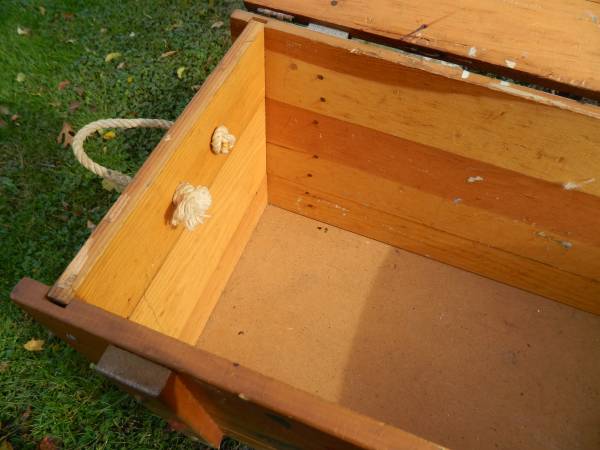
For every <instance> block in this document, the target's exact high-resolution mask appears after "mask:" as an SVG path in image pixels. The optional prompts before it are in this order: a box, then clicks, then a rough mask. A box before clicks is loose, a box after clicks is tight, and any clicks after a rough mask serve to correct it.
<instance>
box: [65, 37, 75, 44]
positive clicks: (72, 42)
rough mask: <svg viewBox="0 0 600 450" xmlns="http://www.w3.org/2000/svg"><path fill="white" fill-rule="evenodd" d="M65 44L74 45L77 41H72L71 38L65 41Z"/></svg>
mask: <svg viewBox="0 0 600 450" xmlns="http://www.w3.org/2000/svg"><path fill="white" fill-rule="evenodd" d="M65 42H66V43H67V44H74V43H75V42H77V39H73V38H71V39H67V40H66V41H65Z"/></svg>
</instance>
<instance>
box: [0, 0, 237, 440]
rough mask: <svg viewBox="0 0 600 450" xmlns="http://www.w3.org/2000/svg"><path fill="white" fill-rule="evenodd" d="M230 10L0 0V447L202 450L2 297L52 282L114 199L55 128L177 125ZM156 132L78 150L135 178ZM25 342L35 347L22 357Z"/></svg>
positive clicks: (194, 0)
mask: <svg viewBox="0 0 600 450" xmlns="http://www.w3.org/2000/svg"><path fill="white" fill-rule="evenodd" d="M239 6H240V2H239V1H236V0H232V1H226V0H224V1H217V0H215V1H214V2H209V1H204V2H203V1H201V0H189V1H186V0H175V1H174V0H169V1H167V0H165V1H160V0H152V1H134V0H120V1H117V2H107V1H100V0H94V1H91V0H88V1H85V2H84V1H75V0H70V1H69V0H53V1H26V0H0V36H2V40H0V69H1V70H0V243H1V250H2V251H1V252H0V449H1V450H7V449H10V448H11V446H12V448H15V449H17V448H38V447H39V448H46V449H50V448H66V449H76V448H119V449H125V448H136V449H146V448H148V449H149V448H169V449H175V448H186V449H187V448H203V447H202V446H201V445H199V444H197V443H193V442H192V441H190V440H188V439H187V438H184V437H182V436H180V435H178V434H177V433H175V432H172V431H171V430H169V429H168V427H167V425H166V424H165V422H163V421H162V420H161V419H159V418H157V417H155V416H153V415H151V414H150V413H148V412H146V410H145V409H144V408H142V407H140V406H139V405H137V404H136V403H135V402H134V401H133V400H132V399H131V398H129V397H128V396H126V395H124V394H123V393H121V392H120V391H119V390H117V389H116V388H114V387H113V386H112V385H110V384H109V383H108V382H106V381H105V380H103V379H102V378H101V377H100V376H98V375H96V374H95V373H94V371H93V370H92V369H91V368H90V367H89V365H88V363H86V361H85V360H84V359H82V358H81V357H79V356H78V355H77V354H76V353H75V352H74V351H72V350H71V349H70V348H68V347H67V346H66V345H65V344H63V343H62V342H61V341H60V340H58V339H57V338H54V337H52V336H51V335H50V334H49V333H48V332H47V331H46V330H44V329H43V328H42V327H40V326H38V325H37V324H35V323H34V322H33V321H32V320H31V319H30V318H29V317H28V316H26V315H25V314H24V313H23V312H21V311H20V310H19V309H18V308H17V307H15V306H14V305H13V304H12V303H11V302H10V301H9V292H10V290H11V288H12V286H13V285H14V284H15V283H16V282H17V281H18V280H19V279H20V278H21V277H23V276H30V277H33V278H35V279H37V280H40V281H43V282H45V283H52V282H53V281H54V280H55V279H56V278H57V277H58V275H59V274H60V273H61V271H62V270H63V269H64V267H65V266H66V264H67V263H68V262H69V260H70V259H71V258H72V257H73V256H74V255H75V253H76V252H77V250H78V248H79V247H80V246H81V245H82V243H83V242H84V241H85V239H86V238H87V237H88V235H89V234H90V231H91V229H92V228H93V227H94V225H95V224H97V223H98V221H99V220H100V219H101V217H102V216H103V215H104V214H105V212H106V211H107V209H108V208H109V206H110V205H111V204H112V202H114V201H115V200H116V198H117V193H115V192H110V191H108V190H105V189H103V188H102V185H101V183H100V181H99V179H98V178H96V177H95V176H93V175H91V174H89V173H88V172H86V171H85V169H83V168H82V167H80V166H79V164H78V163H77V161H76V160H75V158H74V157H73V155H72V152H71V149H70V148H68V147H67V148H64V147H63V146H61V145H59V144H58V143H57V141H56V139H57V136H58V134H59V132H60V130H61V128H62V126H63V124H64V123H65V122H66V123H68V124H70V125H72V127H73V128H74V129H75V130H77V129H78V128H80V127H81V126H83V125H85V124H86V123H88V122H90V121H92V120H96V119H100V118H108V117H157V118H165V119H171V120H173V119H175V118H176V117H177V116H178V114H179V113H180V112H181V111H182V110H183V108H184V107H185V105H186V104H187V103H188V101H189V100H190V98H191V97H192V96H193V95H194V92H195V90H197V89H198V86H199V85H200V84H201V83H202V81H203V80H204V79H205V78H206V76H207V75H208V74H209V73H210V71H211V70H212V69H213V68H214V66H215V65H216V63H217V62H218V61H219V59H220V58H221V56H222V55H223V53H224V52H225V51H226V49H227V48H228V46H229V45H230V39H229V32H228V20H227V18H228V15H229V12H230V11H231V10H232V9H234V8H235V7H239ZM111 53H112V54H113V55H112V56H113V57H112V59H111V58H107V55H109V54H111ZM115 54H116V55H115ZM107 59H109V60H110V61H106V60H107ZM181 68H184V69H181ZM178 69H179V70H178ZM178 72H179V74H178ZM161 134H162V132H161V131H159V130H132V131H127V132H122V131H120V130H116V138H115V139H112V140H106V139H103V138H101V137H97V138H95V139H91V140H90V141H89V143H87V144H86V150H87V151H88V152H89V153H90V154H91V156H92V157H93V158H95V159H97V160H98V161H99V162H101V163H103V164H105V165H107V166H109V167H112V168H115V169H118V170H121V171H124V172H126V173H129V174H133V173H135V171H136V170H137V168H138V167H139V166H140V164H141V163H142V162H143V161H144V159H145V158H146V157H147V155H148V153H149V152H150V151H151V149H152V148H153V147H154V146H155V145H156V144H157V142H158V140H159V139H160V137H161ZM30 339H42V340H44V346H43V350H42V351H39V352H32V351H27V350H26V349H25V348H24V344H25V343H27V342H28V341H29V340H30ZM224 448H228V449H235V448H245V447H244V446H241V445H239V444H237V443H235V442H227V443H226V444H224Z"/></svg>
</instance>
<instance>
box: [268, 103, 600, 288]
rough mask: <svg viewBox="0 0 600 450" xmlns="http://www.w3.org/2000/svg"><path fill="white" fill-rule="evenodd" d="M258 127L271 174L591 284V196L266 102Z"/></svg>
mask: <svg viewBox="0 0 600 450" xmlns="http://www.w3.org/2000/svg"><path fill="white" fill-rule="evenodd" d="M267 123H268V128H267V135H268V136H269V138H268V139H269V142H270V145H269V147H268V167H269V173H271V174H275V175H277V176H280V177H283V178H286V179H288V180H291V181H294V182H295V183H298V184H301V185H303V186H305V187H306V189H307V190H309V191H310V190H312V189H317V190H319V191H323V192H328V193H331V194H335V195H337V196H339V197H343V198H347V199H349V200H352V201H355V202H358V203H360V204H362V205H365V206H368V207H373V208H375V209H379V210H382V211H387V212H389V213H391V214H394V215H398V216H400V217H404V218H406V219H408V220H413V221H416V222H418V223H421V224H424V225H427V226H431V227H432V228H435V229H438V230H443V231H446V232H449V233H452V234H454V235H457V236H461V237H464V238H467V239H472V240H475V241H477V242H480V243H483V244H486V245H490V246H493V247H496V248H500V249H504V250H506V251H509V252H511V253H513V254H515V255H521V256H523V257H525V258H531V259H534V260H537V261H540V262H543V263H546V264H549V265H551V266H554V267H557V268H560V269H562V270H565V271H567V272H571V273H576V274H579V275H582V276H584V277H588V278H594V279H596V280H600V235H598V233H597V231H596V230H598V229H600V213H598V211H600V198H598V197H595V196H592V195H589V194H585V193H581V192H576V191H566V190H564V189H563V188H562V187H560V186H557V185H554V184H552V183H548V182H545V181H541V180H537V179H534V178H531V177H527V176H523V175H521V174H519V173H516V172H512V171H508V170H505V169H499V168H497V167H494V166H491V165H489V164H485V163H481V162H478V161H474V160H472V159H468V158H464V157H461V156H458V155H455V154H452V153H448V152H444V151H441V150H438V149H435V148H431V147H427V146H423V145H420V144H416V143H414V142H411V141H407V140H404V139H401V138H397V137H394V136H391V135H389V134H384V133H380V132H377V131H375V130H373V129H369V128H364V127H360V126H357V125H354V124H351V123H348V122H344V121H340V120H338V119H333V118H331V117H327V116H323V115H320V114H316V113H313V112H310V111H307V110H303V109H300V108H296V107H292V106H290V105H286V104H283V103H279V102H277V101H274V100H269V101H268V102H267ZM473 176H479V177H481V181H478V182H474V183H469V182H468V180H469V177H473Z"/></svg>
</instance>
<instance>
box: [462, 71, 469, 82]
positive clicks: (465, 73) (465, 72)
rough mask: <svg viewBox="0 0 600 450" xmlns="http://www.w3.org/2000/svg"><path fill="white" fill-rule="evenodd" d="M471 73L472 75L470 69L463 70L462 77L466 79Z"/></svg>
mask: <svg viewBox="0 0 600 450" xmlns="http://www.w3.org/2000/svg"><path fill="white" fill-rule="evenodd" d="M469 75H471V74H470V73H469V71H468V70H463V71H462V75H461V76H460V77H461V78H462V79H463V80H466V79H467V78H469Z"/></svg>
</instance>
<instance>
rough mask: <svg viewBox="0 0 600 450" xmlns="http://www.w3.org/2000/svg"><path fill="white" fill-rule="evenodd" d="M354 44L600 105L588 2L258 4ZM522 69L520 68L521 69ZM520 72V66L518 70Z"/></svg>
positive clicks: (599, 13)
mask: <svg viewBox="0 0 600 450" xmlns="http://www.w3.org/2000/svg"><path fill="white" fill-rule="evenodd" d="M246 4H247V5H249V6H250V7H252V8H256V7H259V6H260V7H266V8H269V9H273V10H278V11H285V12H287V13H289V14H292V15H294V16H296V19H297V20H299V21H311V22H317V23H323V24H328V25H330V26H334V27H337V28H342V29H346V30H348V31H349V32H350V35H351V36H353V37H360V38H365V39H371V40H374V41H379V42H383V43H386V44H388V45H392V46H396V47H408V48H415V47H416V48H417V49H420V50H424V51H425V52H426V53H428V54H431V53H434V52H436V53H437V52H439V53H441V54H442V55H443V57H445V58H446V59H448V60H451V61H455V62H460V63H463V64H466V65H468V66H473V67H477V68H479V69H483V70H486V71H493V72H496V73H500V74H504V75H507V76H510V77H513V78H516V79H521V80H524V81H527V82H532V81H534V82H536V83H538V84H541V85H544V86H547V87H550V88H553V89H559V90H564V91H566V92H574V93H578V94H581V95H584V96H589V97H594V98H600V76H599V73H600V31H599V30H598V25H599V19H598V17H600V5H598V4H597V3H593V2H590V1H587V0H568V1H564V0H546V1H544V2H540V1H537V0H532V1H513V0H504V1H494V0H483V1H481V0H461V1H458V2H457V1H453V0H442V1H435V2H433V1H425V2H423V1H421V2H416V1H410V0H400V1H398V0H377V1H370V2H364V1H361V0H344V1H339V2H329V1H321V0H308V1H307V0H302V1H298V0H250V1H246ZM513 63H514V64H513ZM511 66H514V67H511Z"/></svg>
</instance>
